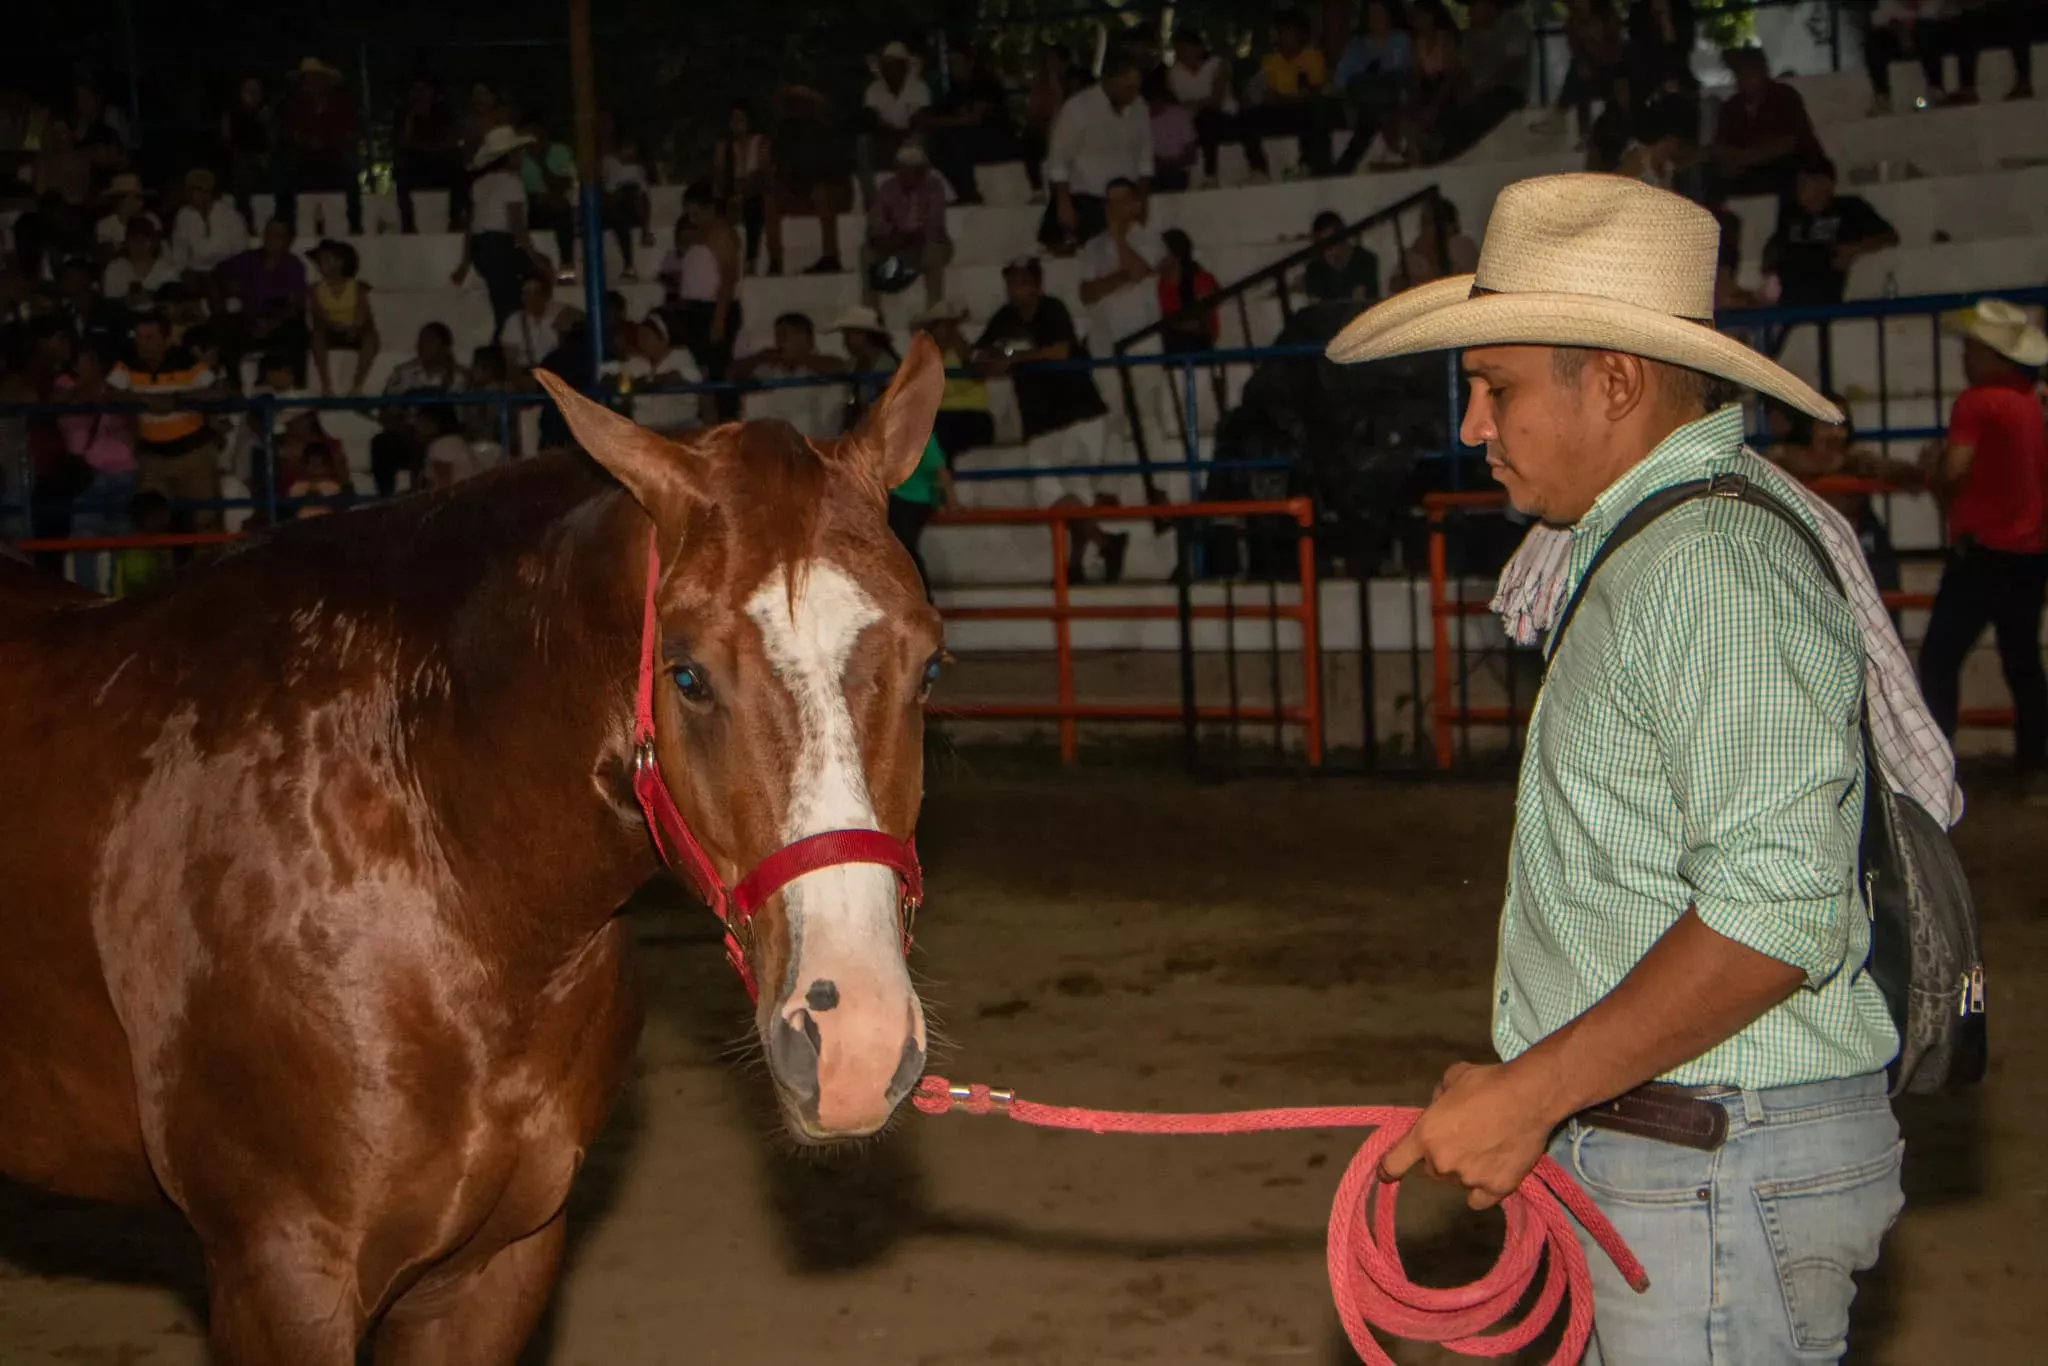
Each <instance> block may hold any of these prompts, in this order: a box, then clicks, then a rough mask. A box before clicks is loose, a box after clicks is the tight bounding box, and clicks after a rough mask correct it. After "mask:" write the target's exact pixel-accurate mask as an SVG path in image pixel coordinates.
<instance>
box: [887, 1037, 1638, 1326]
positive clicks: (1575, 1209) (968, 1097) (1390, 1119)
mask: <svg viewBox="0 0 2048 1366" xmlns="http://www.w3.org/2000/svg"><path fill="white" fill-rule="evenodd" d="M911 1103H912V1104H914V1105H916V1106H917V1108H918V1109H920V1110H922V1111H923V1112H924V1113H926V1114H928V1115H943V1114H948V1113H950V1112H952V1111H955V1110H961V1111H965V1112H966V1113H968V1114H972V1115H992V1114H1005V1115H1008V1116H1009V1117H1010V1118H1011V1119H1014V1120H1017V1121H1019V1122H1021V1123H1024V1124H1031V1125H1036V1126H1038V1127H1039V1128H1044V1129H1078V1130H1082V1131H1084V1132H1086V1133H1091V1134H1251V1133H1264V1132H1269V1131H1273V1130H1281V1129H1371V1130H1373V1135H1372V1137H1370V1138H1368V1139H1367V1140H1366V1141H1365V1145H1364V1146H1363V1147H1361V1148H1360V1149H1359V1150H1358V1155H1357V1156H1356V1157H1354V1158H1352V1159H1351V1165H1350V1166H1348V1167H1346V1168H1345V1169H1344V1179H1343V1180H1342V1181H1340V1182H1338V1183H1337V1195H1336V1199H1335V1201H1334V1202H1333V1203H1332V1206H1331V1209H1330V1240H1329V1246H1328V1255H1329V1266H1330V1293H1331V1295H1332V1297H1333V1298H1334V1299H1335V1300H1336V1302H1337V1317H1338V1318H1339V1319H1341V1320H1342V1321H1343V1324H1344V1333H1345V1336H1347V1337H1349V1338H1350V1339H1351V1346H1352V1348H1353V1349H1354V1350H1356V1351H1357V1353H1358V1355H1359V1356H1360V1357H1361V1358H1362V1359H1363V1360H1365V1361H1366V1362H1368V1363H1370V1366H1393V1358H1392V1357H1390V1356H1388V1355H1387V1353H1386V1351H1385V1350H1384V1349H1383V1348H1381V1346H1380V1345H1379V1343H1378V1342H1377V1341H1375V1340H1374V1338H1373V1330H1374V1329H1378V1330H1380V1331H1381V1332H1385V1333H1391V1334H1393V1335H1395V1336H1396V1337H1404V1338H1411V1339H1414V1340H1416V1341H1419V1342H1435V1343H1441V1344H1442V1345H1443V1346H1445V1347H1448V1348H1450V1349H1451V1350H1452V1351H1454V1352H1462V1353H1464V1354H1465V1355H1467V1356H1475V1357H1499V1356H1507V1355H1508V1354H1509V1353H1511V1352H1517V1351H1520V1350H1521V1349H1522V1348H1524V1347H1526V1346H1528V1345H1529V1344H1530V1343H1531V1342H1533V1341H1535V1339H1536V1337H1537V1336H1538V1335H1539V1334H1540V1333H1542V1332H1543V1330H1544V1329H1545V1328H1546V1327H1548V1326H1549V1324H1550V1322H1551V1321H1552V1319H1554V1318H1555V1317H1556V1314H1557V1307H1558V1303H1559V1301H1561V1300H1564V1299H1565V1298H1567V1295H1569V1299H1570V1307H1569V1309H1568V1310H1567V1318H1566V1320H1565V1329H1564V1341H1563V1342H1562V1344H1560V1345H1559V1347H1558V1349H1557V1353H1556V1354H1555V1355H1554V1356H1552V1357H1551V1358H1550V1361H1551V1366H1569V1363H1572V1362H1576V1361H1578V1360H1579V1359H1580V1358H1581V1357H1582V1356H1584V1355H1585V1351H1586V1343H1587V1342H1588V1341H1589V1340H1590V1339H1591V1337H1592V1333H1593V1280H1592V1273H1591V1272H1589V1271H1588V1270H1587V1269H1586V1257H1585V1253H1584V1252H1583V1251H1581V1250H1580V1247H1579V1240H1578V1236H1577V1234H1575V1233H1574V1232H1573V1231H1572V1226H1571V1222H1570V1220H1571V1219H1577V1220H1578V1221H1579V1223H1580V1224H1582V1225H1584V1226H1585V1229H1586V1231H1587V1232H1588V1233H1590V1234H1592V1235H1593V1240H1594V1242H1596V1243H1598V1244H1599V1245H1600V1248H1601V1250H1602V1251H1604V1252H1605V1253H1606V1254H1607V1257H1608V1260H1610V1261H1612V1262H1613V1263H1614V1266H1615V1269H1616V1270H1618V1271H1619V1272H1621V1274H1622V1277H1623V1278H1624V1279H1625V1280H1627V1281H1628V1283H1629V1285H1630V1286H1632V1287H1634V1289H1635V1290H1636V1291H1637V1292H1638V1293H1640V1292H1642V1291H1644V1290H1647V1289H1649V1288H1650V1278H1649V1276H1648V1275H1647V1274H1646V1273H1645V1272H1644V1271H1643V1268H1642V1264H1641V1263H1639V1262H1638V1261H1636V1259H1635V1254H1633V1253H1631V1252H1630V1251H1629V1250H1628V1245H1627V1244H1626V1243H1624V1242H1622V1240H1621V1235H1620V1234H1619V1233H1616V1232H1615V1231H1614V1226H1613V1225H1612V1224H1610V1223H1608V1222H1607V1218H1606V1216H1605V1215H1603V1214H1601V1213H1600V1210H1599V1208H1598V1207H1597V1206H1595V1205H1594V1204H1593V1202H1592V1200H1591V1199H1590V1198H1589V1197H1588V1196H1587V1195H1586V1193H1585V1192H1584V1191H1583V1190H1581V1189H1579V1185H1578V1183H1577V1182H1576V1181H1574V1180H1572V1178H1571V1176H1570V1175H1569V1174H1568V1173H1567V1172H1566V1171H1565V1170H1564V1169H1563V1168H1562V1167H1560V1166H1558V1165H1557V1163H1555V1162H1553V1161H1551V1160H1550V1159H1549V1158H1548V1157H1546V1158H1544V1159H1543V1160H1542V1161H1541V1162H1538V1163H1537V1164H1536V1169H1535V1170H1534V1171H1532V1172H1531V1173H1529V1176H1528V1178H1527V1179H1526V1180H1524V1181H1523V1182H1522V1186H1521V1189H1519V1190H1517V1191H1515V1192H1514V1193H1513V1194H1511V1195H1509V1196H1508V1198H1507V1199H1506V1200H1504V1201H1502V1202H1501V1210H1502V1212H1503V1213H1504V1214H1505V1215H1506V1216H1507V1224H1508V1230H1507V1244H1506V1246H1505V1247H1503V1248H1502V1249H1501V1254H1500V1257H1499V1259H1498V1260H1497V1261H1495V1262H1494V1264H1493V1269H1492V1270H1491V1271H1489V1272H1487V1273H1486V1275H1484V1276H1482V1277H1481V1278H1480V1279H1479V1280H1477V1281H1474V1282H1473V1283H1472V1284H1470V1285H1466V1286H1457V1287H1451V1288H1446V1289H1434V1288H1431V1287H1429V1286H1421V1285H1416V1284H1415V1283H1413V1282H1412V1281H1410V1280H1409V1279H1408V1275H1407V1272H1406V1270H1405V1269H1404V1268H1403V1267H1402V1265H1401V1254H1400V1252H1399V1250H1398V1249H1397V1248H1396V1247H1395V1243H1394V1207H1395V1200H1396V1198H1397V1195H1398V1192H1399V1191H1400V1186H1399V1185H1398V1184H1394V1185H1389V1184H1386V1183H1384V1182H1382V1181H1381V1180H1380V1161H1381V1159H1383V1158H1384V1157H1385V1156H1386V1155H1387V1153H1388V1152H1389V1151H1390V1150H1391V1149H1392V1148H1393V1146H1394V1145H1395V1144H1396V1143H1398V1142H1400V1141H1401V1136H1402V1135H1403V1134H1405V1133H1407V1132H1408V1130H1409V1129H1410V1128H1411V1127H1413V1125H1414V1123H1415V1118H1416V1116H1417V1115H1419V1114H1421V1113H1422V1112H1421V1111H1420V1110H1416V1109H1413V1108H1410V1107H1407V1106H1400V1105H1329V1106H1315V1107H1303V1108H1290V1109H1280V1110H1239V1111H1236V1112H1234V1113H1229V1114H1214V1115H1167V1114H1141V1113H1138V1112H1135V1111H1130V1110H1086V1109H1081V1108H1079V1107H1077V1106H1069V1105H1040V1104H1038V1103H1037V1102H1036V1101H1029V1100H1019V1099H1017V1098H1016V1097H1015V1096H1014V1095H1012V1094H1011V1093H1010V1092H1008V1091H998V1090H993V1089H991V1088H989V1087H986V1086H954V1085H952V1084H951V1083H950V1082H948V1081H947V1080H946V1079H945V1078H944V1077H929V1076H928V1077H926V1078H924V1080H923V1081H921V1082H919V1083H918V1087H917V1091H916V1094H914V1095H913V1096H912V1097H911ZM1567 1213H1569V1216H1570V1217H1569V1218H1567ZM1546 1253H1547V1254H1548V1255H1547V1256H1546V1255H1545V1254H1546ZM1539 1265H1540V1266H1541V1267H1542V1268H1543V1272H1544V1274H1543V1284H1542V1288H1541V1289H1540V1290H1539V1291H1538V1293H1537V1297H1536V1303H1535V1304H1534V1306H1532V1307H1531V1309H1530V1310H1529V1313H1528V1314H1527V1315H1525V1316H1524V1317H1523V1318H1522V1320H1521V1322H1519V1323H1517V1324H1515V1325H1514V1326H1513V1327H1511V1328H1506V1329H1503V1330H1501V1331H1499V1332H1493V1333H1489V1332H1487V1331H1486V1330H1488V1329H1491V1328H1493V1327H1494V1326H1496V1325H1498V1324H1499V1323H1500V1322H1501V1321H1502V1320H1503V1319H1505V1318H1506V1317H1507V1315H1508V1314H1509V1313H1511V1312H1512V1311H1513V1309H1514V1307H1515V1305H1516V1304H1518V1303H1520V1301H1521V1299H1522V1297H1523V1296H1524V1295H1525V1294H1526V1293H1527V1292H1528V1289H1529V1287H1530V1286H1531V1285H1532V1284H1534V1283H1535V1280H1536V1272H1537V1268H1538V1266H1539Z"/></svg>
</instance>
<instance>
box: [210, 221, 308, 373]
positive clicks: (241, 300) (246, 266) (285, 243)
mask: <svg viewBox="0 0 2048 1366" xmlns="http://www.w3.org/2000/svg"><path fill="white" fill-rule="evenodd" d="M220 278H221V284H222V285H223V287H224V288H225V291H226V293H227V296H228V299H229V300H230V301H231V303H230V307H231V308H232V309H233V310H234V311H233V312H232V313H230V314H229V316H230V317H231V318H232V319H233V320H234V328H233V330H232V332H231V334H230V336H229V339H228V340H229V345H228V347H227V352H228V357H229V362H230V364H232V365H234V366H236V367H239V366H240V364H241V359H242V357H243V356H246V355H248V354H250V353H251V352H272V353H277V354H282V355H287V356H290V357H291V358H292V371H293V373H294V374H295V375H297V376H299V382H300V383H302V384H303V383H304V382H305V379H304V377H305V373H306V347H307V345H308V334H307V331H306V295H307V290H306V266H305V263H304V262H303V261H301V260H300V259H299V258H298V256H297V255H296V254H295V253H294V252H293V251H292V225H291V224H290V223H289V222H287V221H285V220H284V219H282V218H273V219H271V220H270V221H269V222H268V223H266V224H264V225H263V245H262V246H260V247H256V248H252V249H251V250H249V251H245V252H242V253H240V254H239V255H235V256H230V257H229V258H228V259H227V262H226V264H224V265H223V266H221V268H220Z"/></svg>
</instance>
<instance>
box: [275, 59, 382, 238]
mask: <svg viewBox="0 0 2048 1366" xmlns="http://www.w3.org/2000/svg"><path fill="white" fill-rule="evenodd" d="M298 77H299V86H298V89H297V90H295V91H294V92H293V93H292V96H291V99H290V100H288V101H287V102H286V104H285V108H284V118H283V132H284V137H283V145H282V147H281V148H280V149H279V153H278V156H277V157H276V159H275V161H274V162H273V169H274V171H275V172H276V175H277V186H276V189H277V216H278V217H279V218H282V219H285V220H286V221H287V222H291V223H296V222H297V221H298V205H299V196H300V195H301V194H303V193H305V192H307V191H316V192H320V191H325V192H332V191H335V190H339V191H341V193H342V195H343V196H344V198H345V201H346V204H347V211H348V231H349V236H351V237H360V236H362V235H363V190H362V186H361V185H360V184H359V183H358V181H357V178H356V171H357V150H356V144H357V139H358V138H359V137H360V136H361V126H360V124H359V123H358V120H357V115H356V101H355V96H353V95H351V94H350V93H349V91H348V89H347V87H345V86H344V85H343V84H342V75H341V72H340V71H338V70H336V69H335V68H334V67H331V66H329V65H328V64H327V63H325V62H323V61H321V60H320V59H319V58H317V57H308V58H306V59H305V60H304V61H303V62H300V63H299V68H298ZM316 230H317V229H316Z"/></svg>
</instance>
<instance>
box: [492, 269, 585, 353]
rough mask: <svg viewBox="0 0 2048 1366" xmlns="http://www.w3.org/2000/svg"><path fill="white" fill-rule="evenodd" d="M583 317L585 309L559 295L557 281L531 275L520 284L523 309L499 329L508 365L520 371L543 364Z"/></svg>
mask: <svg viewBox="0 0 2048 1366" xmlns="http://www.w3.org/2000/svg"><path fill="white" fill-rule="evenodd" d="M582 317H583V311H582V310H581V309H574V308H570V307H568V306H567V305H565V304H563V303H561V302H560V301H558V300H557V299H556V298H555V284H554V281H552V280H550V279H548V278H546V277H545V276H542V275H538V274H535V275H529V276H527V277H526V279H525V280H524V281H522V282H521V283H520V286H519V311H518V312H517V313H514V314H513V315H512V316H511V317H509V318H507V319H506V320H505V325H504V327H503V328H501V329H500V330H499V332H498V345H499V346H501V347H503V348H504V350H505V364H506V366H507V367H509V368H510V369H511V371H512V372H513V373H514V374H518V373H520V372H521V371H526V370H531V369H532V368H533V367H534V366H536V365H539V364H540V363H541V361H543V360H544V359H546V358H547V355H548V353H549V352H550V351H553V350H554V349H555V348H556V347H557V346H559V345H561V342H562V334H563V333H565V332H567V331H568V330H569V329H570V328H572V327H574V326H575V325H576V324H577V323H578V322H579V321H581V320H582Z"/></svg>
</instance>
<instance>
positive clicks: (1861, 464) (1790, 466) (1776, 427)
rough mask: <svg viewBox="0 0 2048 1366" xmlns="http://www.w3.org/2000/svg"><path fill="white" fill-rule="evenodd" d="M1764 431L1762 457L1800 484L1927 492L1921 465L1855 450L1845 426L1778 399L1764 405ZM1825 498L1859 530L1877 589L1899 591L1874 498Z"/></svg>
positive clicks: (1844, 406)
mask: <svg viewBox="0 0 2048 1366" xmlns="http://www.w3.org/2000/svg"><path fill="white" fill-rule="evenodd" d="M1826 397H1827V398H1828V399H1829V400H1830V401H1832V402H1833V403H1834V405H1835V406H1836V407H1838V408H1840V409H1841V410H1842V411H1843V412H1844V413H1847V412H1848V411H1849V405H1848V403H1847V402H1846V401H1844V400H1843V399H1842V398H1841V397H1840V396H1839V395H1836V394H1828V395H1826ZM1764 425H1765V428H1766V430H1768V431H1769V432H1770V434H1771V444H1770V445H1769V446H1767V447H1765V448H1764V451H1763V453H1764V455H1766V456H1768V457H1769V458H1770V460H1771V462H1772V463H1773V464H1775V465H1777V466H1778V467H1779V468H1781V469H1783V470H1784V471H1785V472H1786V473H1787V474H1791V475H1794V476H1796V477H1798V478H1800V479H1804V480H1807V481H1812V480H1815V479H1829V478H1853V479H1874V480H1876V481H1878V482H1879V483H1884V484H1891V485H1894V486H1896V487H1898V488H1901V489H1921V488H1924V487H1926V483H1927V478H1926V472H1925V471H1923V470H1922V469H1921V468H1920V467H1919V466H1918V465H1915V464H1912V463H1910V462H1908V461H1904V460H1893V459H1890V458H1888V457H1886V456H1884V455H1882V454H1880V453H1879V452H1877V451H1872V450H1867V449H1865V448H1863V447H1861V446H1858V445H1856V444H1855V441H1856V433H1855V430H1854V429H1853V428H1852V427H1850V426H1849V425H1847V424H1837V423H1833V422H1820V421H1817V420H1816V419H1814V418H1810V417H1808V416H1807V415H1806V414H1804V413H1802V412H1800V411H1799V410H1798V409H1796V408H1791V407H1788V406H1786V405H1785V404H1783V403H1781V402H1779V401H1778V400H1777V399H1765V400H1764ZM1825 496H1826V498H1827V501H1828V502H1829V503H1830V504H1832V505H1833V507H1834V509H1835V511H1837V512H1839V513H1841V514H1842V516H1843V517H1844V518H1846V519H1847V520H1848V523H1849V525H1850V526H1852V527H1854V528H1855V529H1856V537H1857V539H1858V540H1859V541H1861V542H1862V545H1863V558H1864V559H1865V560H1866V561H1867V562H1868V563H1869V565H1870V573H1871V577H1872V578H1873V579H1875V580H1876V581H1877V586H1878V589H1879V590H1880V591H1882V592H1887V593H1890V592H1896V591H1898V587H1899V555H1898V552H1897V551H1896V550H1894V549H1893V548H1892V541H1891V530H1890V528H1889V527H1887V526H1886V525H1885V523H1884V519H1883V518H1882V517H1880V516H1878V514H1877V510H1876V507H1875V506H1874V503H1873V500H1872V499H1871V496H1870V495H1869V494H1867V493H1830V494H1827V495H1825Z"/></svg>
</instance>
